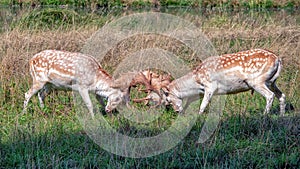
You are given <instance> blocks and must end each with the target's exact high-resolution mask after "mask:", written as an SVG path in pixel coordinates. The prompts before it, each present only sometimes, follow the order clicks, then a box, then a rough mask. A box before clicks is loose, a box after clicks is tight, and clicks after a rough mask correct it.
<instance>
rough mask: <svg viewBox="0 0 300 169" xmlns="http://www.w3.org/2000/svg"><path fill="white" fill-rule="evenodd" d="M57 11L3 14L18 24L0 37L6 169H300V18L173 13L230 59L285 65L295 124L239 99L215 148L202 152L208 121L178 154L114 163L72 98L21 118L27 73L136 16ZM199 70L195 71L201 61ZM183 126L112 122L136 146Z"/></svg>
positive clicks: (254, 99) (59, 95) (291, 14)
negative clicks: (268, 56) (52, 53)
mask: <svg viewBox="0 0 300 169" xmlns="http://www.w3.org/2000/svg"><path fill="white" fill-rule="evenodd" d="M1 10H2V9H1ZM51 10H52V9H50V10H47V9H46V10H45V11H42V12H40V11H34V12H35V13H34V12H32V13H29V11H28V10H27V9H23V10H21V11H18V12H17V14H16V15H14V14H12V13H10V11H9V10H2V11H1V12H2V13H4V14H5V15H4V16H5V17H8V18H9V19H8V20H9V22H8V21H7V20H5V19H2V20H1V23H2V25H3V27H2V29H1V33H0V39H1V40H0V62H1V67H0V140H1V142H0V156H1V158H0V168H299V166H300V158H299V157H300V139H299V138H300V106H299V105H300V84H299V81H300V75H299V70H300V62H299V57H300V28H299V27H300V15H299V14H300V13H299V12H296V11H275V12H274V11H260V12H258V11H241V12H230V11H227V12H226V11H222V10H216V11H205V12H203V13H201V11H197V10H196V11H189V12H187V11H186V10H176V9H174V10H166V12H168V13H171V14H176V15H179V16H180V17H182V18H184V19H186V20H188V21H190V22H193V23H194V24H195V25H197V26H199V29H201V30H202V31H203V32H204V34H206V35H207V37H208V38H209V39H210V40H211V41H212V43H213V44H214V46H215V48H216V50H217V51H218V53H220V54H223V53H232V52H237V51H241V50H246V49H251V48H266V49H269V50H271V51H274V52H275V53H276V54H277V55H278V56H280V57H281V58H282V59H283V65H284V68H283V70H282V72H281V75H280V77H279V79H278V81H277V84H278V86H279V87H280V88H281V89H282V91H283V92H284V93H285V94H286V96H287V108H288V109H287V113H286V116H284V117H280V116H279V115H278V110H279V104H278V100H275V101H274V103H273V106H272V111H271V113H270V114H269V115H268V116H264V115H263V110H264V107H265V100H264V98H263V97H261V96H260V95H259V94H257V93H254V94H253V95H251V93H250V92H247V93H241V94H237V95H230V96H228V97H227V100H226V105H225V109H224V111H223V116H222V117H221V121H220V123H219V125H218V129H217V130H216V131H215V132H214V134H213V136H212V137H211V138H210V139H209V140H208V141H207V142H205V143H204V144H200V145H197V144H195V142H196V141H197V139H198V137H199V133H200V131H201V127H202V125H203V122H204V120H205V116H206V115H203V116H201V117H199V118H198V119H197V122H196V125H195V126H193V128H192V130H191V132H190V133H189V134H188V135H187V136H186V137H185V139H184V140H182V142H180V143H179V144H178V145H177V146H176V147H174V148H173V149H171V150H169V151H168V152H165V153H163V154H160V155H157V156H153V157H148V158H141V159H138V158H125V157H121V156H117V155H114V154H111V153H109V152H107V151H105V150H103V149H102V148H101V147H99V146H98V145H97V144H95V143H94V142H93V141H92V140H91V139H90V138H89V137H88V136H87V134H86V132H85V131H84V130H83V127H82V126H81V125H80V123H79V121H78V119H77V117H76V111H75V108H74V105H73V101H72V94H71V93H70V92H64V91H55V92H52V93H51V94H50V95H49V96H48V97H47V98H46V101H45V105H46V107H45V108H44V109H41V108H40V107H39V106H38V99H37V97H34V98H33V99H32V101H31V103H30V105H29V109H28V113H27V114H21V112H22V108H23V107H22V106H23V100H24V93H25V92H26V91H27V90H28V89H29V88H30V85H31V78H30V76H29V72H28V64H27V63H28V60H29V59H30V58H31V57H32V56H33V55H34V54H35V53H37V52H39V51H41V50H44V49H59V50H67V51H80V50H81V48H82V47H83V45H84V44H85V42H86V40H87V39H88V38H89V37H90V36H92V35H93V34H94V33H95V32H96V31H97V30H98V29H99V28H100V27H102V26H103V25H104V24H105V23H106V22H109V21H111V20H114V19H116V18H118V17H120V16H122V15H126V14H130V13H134V12H135V11H125V12H123V13H115V12H108V13H107V14H95V13H83V14H81V13H76V12H75V11H72V10H71V11H69V9H66V10H65V9H55V10H52V11H51ZM64 16H67V17H64ZM10 17H12V18H10ZM44 18H47V19H44ZM78 18H79V19H78ZM124 50H125V49H124ZM119 52H120V53H122V50H120V51H119ZM110 62H112V60H110ZM191 62H195V61H194V60H193V58H191ZM102 64H103V65H104V67H105V69H106V70H108V71H109V73H113V72H111V71H110V70H113V68H111V67H109V65H114V63H102ZM192 64H194V63H192ZM176 116H177V114H176V113H175V112H173V111H172V110H171V109H170V110H166V111H164V112H163V114H162V117H160V118H158V119H157V120H154V121H153V122H152V123H151V124H149V125H144V126H143V125H139V124H134V123H131V122H130V121H128V120H126V119H125V118H123V117H121V116H119V115H118V113H117V112H115V113H114V114H113V116H112V117H111V116H108V115H105V118H106V119H107V121H109V123H110V124H111V125H112V126H114V127H115V128H117V129H118V130H119V131H123V132H128V133H130V134H132V135H133V136H134V133H146V134H145V135H147V134H149V133H150V134H151V135H156V134H159V133H160V132H162V131H163V130H164V129H165V128H168V127H169V126H170V124H172V122H173V120H174V119H175V118H176Z"/></svg>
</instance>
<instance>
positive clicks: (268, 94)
mask: <svg viewBox="0 0 300 169" xmlns="http://www.w3.org/2000/svg"><path fill="white" fill-rule="evenodd" d="M252 87H253V89H254V90H255V91H257V92H258V93H260V94H261V95H263V96H264V97H265V98H266V101H267V104H266V108H265V111H264V114H267V113H269V112H270V109H271V107H272V103H273V100H274V93H273V92H272V91H271V90H270V89H269V88H268V87H267V86H266V85H265V84H263V85H258V86H252Z"/></svg>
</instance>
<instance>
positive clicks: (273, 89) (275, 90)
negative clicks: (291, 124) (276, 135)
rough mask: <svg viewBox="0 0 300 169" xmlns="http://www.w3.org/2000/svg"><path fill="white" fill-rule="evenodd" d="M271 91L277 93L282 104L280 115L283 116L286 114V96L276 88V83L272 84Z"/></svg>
mask: <svg viewBox="0 0 300 169" xmlns="http://www.w3.org/2000/svg"><path fill="white" fill-rule="evenodd" d="M270 89H271V90H272V91H273V92H274V93H275V96H276V98H277V99H278V100H279V103H280V115H281V116H283V115H284V113H285V94H283V93H282V92H281V91H280V89H278V87H277V86H276V84H275V82H274V83H272V84H271V86H270Z"/></svg>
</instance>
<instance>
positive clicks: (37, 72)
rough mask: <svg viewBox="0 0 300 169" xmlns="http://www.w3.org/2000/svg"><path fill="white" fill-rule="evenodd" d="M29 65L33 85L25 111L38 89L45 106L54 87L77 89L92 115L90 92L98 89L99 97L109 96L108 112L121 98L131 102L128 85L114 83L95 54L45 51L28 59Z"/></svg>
mask: <svg viewBox="0 0 300 169" xmlns="http://www.w3.org/2000/svg"><path fill="white" fill-rule="evenodd" d="M29 66H30V74H31V76H32V79H33V84H32V87H31V88H30V89H29V90H28V92H27V93H25V101H24V109H23V112H25V111H26V107H27V104H28V102H29V100H30V98H31V97H32V96H33V95H34V94H36V93H37V92H38V98H39V102H40V105H41V107H44V98H45V95H46V94H47V93H48V92H49V89H50V87H53V86H54V88H58V89H67V90H70V89H72V90H75V91H78V92H79V94H80V95H81V97H82V99H83V101H84V103H85V104H86V106H87V108H88V110H89V112H90V113H91V116H92V117H93V116H94V113H93V106H92V102H91V100H90V97H89V92H95V94H96V96H97V99H98V98H99V96H100V97H102V98H103V97H104V98H107V105H106V107H105V111H107V112H110V111H112V110H113V109H115V108H116V107H117V105H118V104H120V103H121V102H122V101H124V100H125V101H128V97H129V96H128V87H127V88H126V87H124V88H122V86H120V85H119V86H115V84H114V79H112V77H111V76H110V75H109V74H108V73H106V72H105V70H103V69H102V68H101V66H100V64H98V62H97V61H96V60H95V59H94V58H93V57H92V56H88V55H84V54H81V53H71V52H66V51H58V50H45V51H42V52H40V53H38V54H36V55H34V56H33V58H32V59H31V60H30V61H29ZM100 101H101V100H100ZM102 104H104V103H103V102H102Z"/></svg>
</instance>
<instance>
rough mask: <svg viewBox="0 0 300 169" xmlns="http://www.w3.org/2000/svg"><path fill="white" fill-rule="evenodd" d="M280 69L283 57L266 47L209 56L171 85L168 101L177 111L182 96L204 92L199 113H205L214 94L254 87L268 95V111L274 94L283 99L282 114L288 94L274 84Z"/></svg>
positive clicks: (180, 109) (281, 101)
mask: <svg viewBox="0 0 300 169" xmlns="http://www.w3.org/2000/svg"><path fill="white" fill-rule="evenodd" d="M281 69H282V63H281V59H280V58H279V57H277V56H276V55H275V54H274V53H273V52H271V51H267V50H263V49H253V50H247V51H242V52H238V53H233V54H225V55H222V56H216V57H210V58H207V59H205V60H204V61H203V62H202V63H201V64H200V65H199V66H198V67H197V68H196V69H194V71H192V72H190V73H188V74H186V75H185V76H183V77H181V78H178V79H176V80H174V81H172V82H171V83H170V84H169V85H168V90H167V91H166V95H167V101H168V102H169V103H170V104H171V105H172V106H173V108H174V110H175V111H178V112H181V111H182V110H183V107H182V99H183V98H191V97H193V96H197V95H199V94H201V95H203V100H202V103H201V105H200V110H199V114H202V113H203V112H204V110H205V108H206V107H207V105H208V104H209V102H210V100H211V98H212V96H213V95H221V94H235V93H239V92H244V91H248V90H252V91H253V90H254V91H257V92H258V93H260V94H261V95H262V96H264V97H265V98H266V107H265V111H264V112H265V113H268V112H270V109H271V106H272V102H273V99H274V96H275V97H277V98H278V99H279V102H280V114H281V115H284V112H285V95H284V94H283V93H282V92H281V91H280V90H279V89H278V87H277V86H276V84H275V82H276V79H277V78H278V76H279V73H280V71H281Z"/></svg>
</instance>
